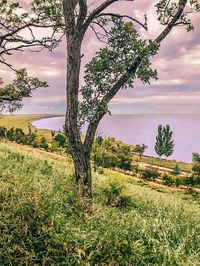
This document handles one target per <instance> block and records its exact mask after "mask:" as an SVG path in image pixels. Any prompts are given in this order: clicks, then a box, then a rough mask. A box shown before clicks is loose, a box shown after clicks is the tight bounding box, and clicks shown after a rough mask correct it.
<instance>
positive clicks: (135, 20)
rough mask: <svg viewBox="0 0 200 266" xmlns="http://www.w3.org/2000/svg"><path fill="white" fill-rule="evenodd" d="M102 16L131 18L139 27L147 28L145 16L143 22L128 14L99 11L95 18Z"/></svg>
mask: <svg viewBox="0 0 200 266" xmlns="http://www.w3.org/2000/svg"><path fill="white" fill-rule="evenodd" d="M103 16H111V17H117V18H127V19H130V20H132V21H133V22H136V23H137V24H139V25H140V26H141V27H143V28H144V29H145V30H147V23H146V18H145V23H142V22H140V21H139V20H137V19H135V18H133V17H131V16H128V15H120V14H116V13H101V14H99V15H97V16H96V18H98V17H103Z"/></svg>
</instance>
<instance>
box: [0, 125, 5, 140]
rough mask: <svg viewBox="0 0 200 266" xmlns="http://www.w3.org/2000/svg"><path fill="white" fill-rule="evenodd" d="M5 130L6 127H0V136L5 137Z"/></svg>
mask: <svg viewBox="0 0 200 266" xmlns="http://www.w3.org/2000/svg"><path fill="white" fill-rule="evenodd" d="M6 132H7V129H6V127H0V138H5V137H6Z"/></svg>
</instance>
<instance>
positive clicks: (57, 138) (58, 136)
mask: <svg viewBox="0 0 200 266" xmlns="http://www.w3.org/2000/svg"><path fill="white" fill-rule="evenodd" d="M53 140H55V141H56V142H57V143H58V146H60V147H64V145H65V143H66V140H67V138H66V136H64V135H63V134H60V133H59V134H56V135H55V136H54V137H53Z"/></svg>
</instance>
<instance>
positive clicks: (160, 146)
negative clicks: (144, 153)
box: [155, 125, 164, 158]
mask: <svg viewBox="0 0 200 266" xmlns="http://www.w3.org/2000/svg"><path fill="white" fill-rule="evenodd" d="M155 152H156V153H157V154H158V156H159V157H160V158H161V157H162V156H163V155H164V135H163V128H162V125H159V126H158V134H157V136H156V144H155Z"/></svg>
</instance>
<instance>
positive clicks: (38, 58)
mask: <svg viewBox="0 0 200 266" xmlns="http://www.w3.org/2000/svg"><path fill="white" fill-rule="evenodd" d="M21 2H22V3H23V4H27V3H28V2H29V1H28V0H21ZM100 2H101V0H100V1H98V0H96V5H98V4H99V3H100ZM154 3H155V1H154V0H152V1H150V0H144V1H141V0H135V1H133V2H127V1H120V2H119V3H115V4H114V5H113V6H112V8H110V9H109V10H108V11H112V12H116V13H120V14H128V15H131V16H133V17H136V18H138V19H140V20H143V15H144V14H145V13H146V14H147V18H148V27H149V31H148V33H147V32H145V31H144V30H143V29H140V28H139V29H138V30H139V32H140V34H141V36H142V37H144V38H149V39H151V38H152V39H154V38H155V37H156V36H157V35H158V33H159V32H160V31H161V30H162V27H161V26H160V25H159V23H158V21H157V18H156V14H155V8H154V6H153V5H154ZM93 7H94V6H93ZM192 20H193V24H194V26H195V31H194V32H190V33H187V32H186V31H185V29H184V28H182V27H178V28H176V29H174V30H173V31H172V32H171V34H170V36H168V37H167V38H166V39H165V40H164V41H163V42H162V45H161V48H160V51H159V53H158V55H156V56H155V57H154V58H153V60H152V64H153V68H155V69H157V70H158V77H159V80H158V81H152V83H151V85H145V84H142V83H141V82H140V81H138V80H136V81H135V85H134V88H129V89H127V90H123V91H120V92H119V93H118V94H117V95H116V96H115V98H114V99H113V100H112V102H111V103H110V110H111V112H112V113H113V114H200V82H199V78H200V14H195V15H193V16H192ZM38 34H41V35H42V34H44V32H42V31H40V32H39V33H38ZM100 47H102V44H101V43H99V41H98V40H97V39H96V37H95V35H94V34H93V33H92V32H91V31H89V32H88V33H87V35H86V37H85V39H84V43H83V47H82V53H83V54H84V57H83V59H82V73H81V78H80V83H81V84H83V75H84V65H85V64H86V63H87V62H89V61H90V60H91V58H92V57H93V56H94V55H95V52H97V51H98V50H99V48H100ZM8 60H9V62H11V63H12V64H13V66H14V67H17V68H23V67H25V68H27V70H28V73H29V74H30V75H32V76H36V77H38V78H40V79H41V80H46V81H47V82H48V84H49V88H41V89H37V90H36V91H34V92H33V95H32V98H29V99H25V100H24V107H23V109H22V110H21V111H20V113H23V114H31V113H33V114H46V113H51V114H52V113H56V114H64V113H65V109H66V97H65V76H66V47H65V42H64V41H63V42H62V43H61V44H60V46H59V47H58V48H56V49H55V50H54V51H53V52H49V51H43V52H41V53H35V52H30V51H25V52H22V53H21V52H18V53H15V54H13V55H12V56H9V58H8ZM0 77H2V78H3V79H4V81H7V82H8V81H10V80H11V79H12V77H13V72H12V71H10V70H9V69H8V68H6V67H4V66H0Z"/></svg>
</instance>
